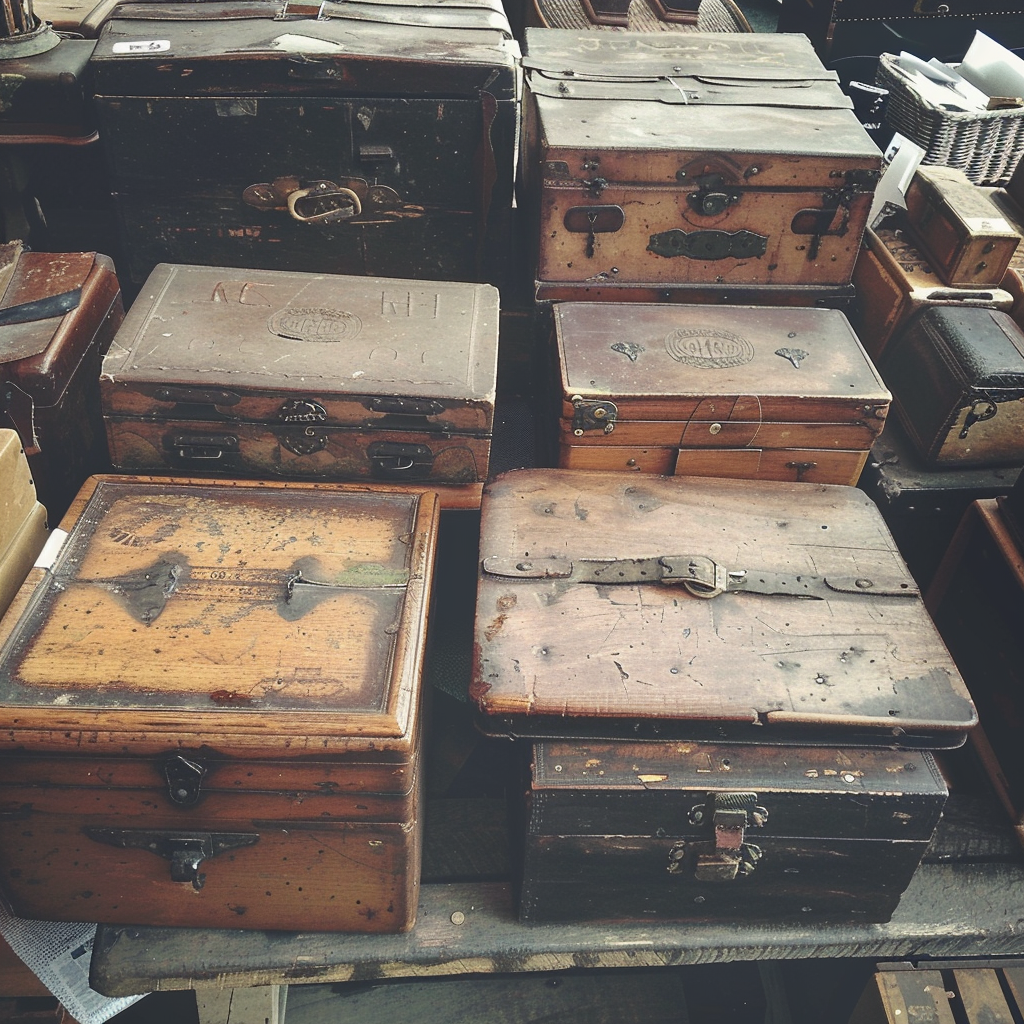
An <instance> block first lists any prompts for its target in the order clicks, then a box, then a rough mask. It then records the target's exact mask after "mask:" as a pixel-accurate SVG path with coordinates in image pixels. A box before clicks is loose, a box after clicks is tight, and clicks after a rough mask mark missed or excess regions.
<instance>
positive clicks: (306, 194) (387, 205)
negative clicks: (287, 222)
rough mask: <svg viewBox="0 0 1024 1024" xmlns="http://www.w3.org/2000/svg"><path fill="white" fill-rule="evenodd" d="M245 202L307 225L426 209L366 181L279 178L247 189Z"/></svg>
mask: <svg viewBox="0 0 1024 1024" xmlns="http://www.w3.org/2000/svg"><path fill="white" fill-rule="evenodd" d="M242 202H244V203H247V204H248V205H249V206H254V207H255V208H256V209H257V210H282V211H286V212H287V213H288V214H289V215H290V216H291V217H293V218H294V219H295V220H297V221H300V222H302V223H304V224H339V223H342V222H345V221H353V222H355V223H359V224H363V223H374V224H376V223H382V222H385V221H395V220H401V219H405V218H408V217H422V216H423V215H424V213H425V210H424V208H423V207H422V206H416V205H414V204H412V203H406V202H404V201H403V200H402V197H401V196H400V195H399V194H398V193H397V192H396V191H395V190H394V189H393V188H390V187H388V186H387V185H371V184H370V183H369V182H368V181H367V180H366V179H365V178H338V180H337V181H325V180H321V179H316V180H311V181H303V180H300V179H299V178H297V177H282V178H275V179H274V180H273V181H269V182H267V181H263V182H258V183H257V184H255V185H249V186H247V187H246V188H245V189H244V191H243V192H242Z"/></svg>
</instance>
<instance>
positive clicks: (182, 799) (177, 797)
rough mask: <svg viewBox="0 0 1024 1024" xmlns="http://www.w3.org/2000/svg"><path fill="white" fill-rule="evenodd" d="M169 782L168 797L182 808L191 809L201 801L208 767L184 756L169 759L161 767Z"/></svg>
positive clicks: (175, 755)
mask: <svg viewBox="0 0 1024 1024" xmlns="http://www.w3.org/2000/svg"><path fill="white" fill-rule="evenodd" d="M161 767H162V768H163V772H164V778H165V779H166V780H167V795H168V796H169V797H170V798H171V802H172V803H175V804H178V805H179V806H180V807H191V806H192V805H193V804H194V803H197V802H198V800H199V790H200V787H201V786H202V784H203V779H204V778H205V777H206V765H204V764H203V763H202V762H201V761H194V760H192V759H191V758H188V757H185V756H184V755H183V754H174V755H173V756H171V757H168V758H167V759H166V760H165V761H164V763H163V764H162V765H161Z"/></svg>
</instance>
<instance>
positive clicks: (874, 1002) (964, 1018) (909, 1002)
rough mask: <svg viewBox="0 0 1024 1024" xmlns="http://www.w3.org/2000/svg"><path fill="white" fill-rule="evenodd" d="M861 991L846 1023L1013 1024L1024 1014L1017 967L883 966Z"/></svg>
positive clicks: (1023, 987)
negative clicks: (938, 967) (955, 1023)
mask: <svg viewBox="0 0 1024 1024" xmlns="http://www.w3.org/2000/svg"><path fill="white" fill-rule="evenodd" d="M881 966H882V969H881V970H879V971H876V972H875V974H874V975H873V976H872V977H871V979H870V981H869V982H868V984H867V987H866V988H865V989H864V994H863V995H862V996H861V999H860V1002H859V1003H858V1004H857V1006H856V1009H855V1010H854V1013H853V1016H852V1017H851V1018H850V1024H906V1022H907V1021H914V1022H915V1024H954V1022H960V1024H1013V1022H1014V1021H1017V1020H1019V1019H1020V1018H1021V1014H1022V1012H1024V970H1022V969H1021V968H1020V967H1019V966H1009V965H1008V966H1006V967H998V966H997V967H991V966H986V967H981V966H972V965H971V964H970V962H969V961H963V962H962V964H961V966H959V967H953V968H946V969H943V970H941V971H940V970H933V969H930V968H929V967H928V964H927V961H923V962H922V966H920V967H917V968H911V967H910V966H909V965H908V964H892V965H881Z"/></svg>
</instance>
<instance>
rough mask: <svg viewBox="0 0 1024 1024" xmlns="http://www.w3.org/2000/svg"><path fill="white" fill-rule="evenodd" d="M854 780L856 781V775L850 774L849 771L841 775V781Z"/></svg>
mask: <svg viewBox="0 0 1024 1024" xmlns="http://www.w3.org/2000/svg"><path fill="white" fill-rule="evenodd" d="M856 781H857V776H856V775H851V774H850V772H846V773H845V774H844V775H843V782H856Z"/></svg>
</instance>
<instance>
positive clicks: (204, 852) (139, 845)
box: [85, 828, 260, 892]
mask: <svg viewBox="0 0 1024 1024" xmlns="http://www.w3.org/2000/svg"><path fill="white" fill-rule="evenodd" d="M85 834H86V835H87V836H88V837H89V838H90V839H92V840H94V841H95V842H97V843H107V844H108V845H109V846H119V847H121V848H123V849H128V850H146V851H147V852H148V853H155V854H156V855H157V856H158V857H163V858H165V859H166V860H169V861H170V862H171V881H172V882H189V883H191V885H192V888H193V889H195V890H196V891H197V892H198V891H199V890H200V889H202V887H203V886H204V885H205V884H206V875H204V874H203V873H202V872H201V871H200V870H199V866H200V865H201V864H202V863H203V861H206V860H210V859H211V858H212V857H216V856H217V854H218V853H224V852H225V851H227V850H237V849H239V848H241V847H243V846H253V845H254V844H256V843H258V842H259V841H260V837H259V835H258V834H256V833H252V832H169V831H162V830H157V831H149V830H146V831H142V830H139V831H135V830H130V829H120V828H87V829H86V830H85Z"/></svg>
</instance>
